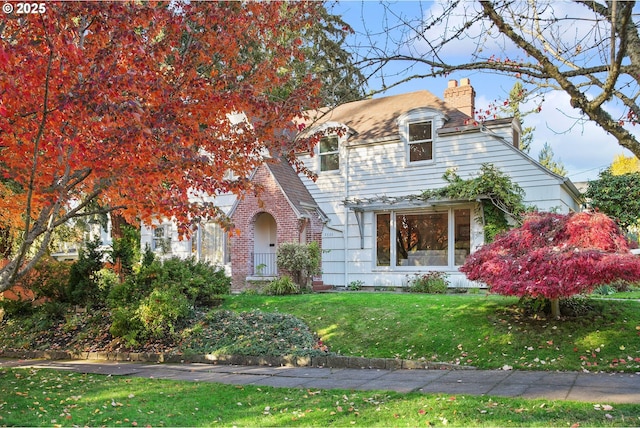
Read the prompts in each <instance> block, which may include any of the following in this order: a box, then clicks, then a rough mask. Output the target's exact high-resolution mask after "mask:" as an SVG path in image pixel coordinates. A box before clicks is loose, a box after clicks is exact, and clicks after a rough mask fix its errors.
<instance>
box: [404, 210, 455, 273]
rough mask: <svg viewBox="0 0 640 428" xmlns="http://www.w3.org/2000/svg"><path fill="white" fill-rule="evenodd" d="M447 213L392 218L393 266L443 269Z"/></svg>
mask: <svg viewBox="0 0 640 428" xmlns="http://www.w3.org/2000/svg"><path fill="white" fill-rule="evenodd" d="M448 217H449V216H448V213H446V212H441V213H429V214H397V215H396V235H397V236H396V266H447V265H448V241H449V231H448V229H449V222H448Z"/></svg>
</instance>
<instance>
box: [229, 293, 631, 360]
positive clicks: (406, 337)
mask: <svg viewBox="0 0 640 428" xmlns="http://www.w3.org/2000/svg"><path fill="white" fill-rule="evenodd" d="M516 303H517V299H515V298H507V297H502V296H495V295H487V296H483V295H425V294H408V293H364V292H360V293H331V294H307V295H298V296H279V297H269V296H259V295H253V296H251V295H238V296H231V297H228V298H227V299H226V300H225V302H224V304H223V308H224V309H230V310H234V311H249V310H253V309H259V310H262V311H279V312H283V313H289V314H293V315H295V316H296V317H298V318H300V319H302V320H303V321H305V322H306V324H307V325H308V326H309V327H310V329H311V330H312V331H315V332H317V333H318V334H319V336H320V339H321V340H322V342H323V343H324V344H326V345H328V346H329V348H330V350H331V351H332V352H336V353H339V354H342V355H350V356H365V357H381V358H404V359H426V360H428V361H438V362H447V363H453V364H462V365H471V366H475V367H478V368H486V369H495V368H502V367H504V366H510V367H513V368H515V369H529V370H583V369H586V370H596V371H599V370H607V371H630V372H635V371H638V369H640V310H639V309H640V303H638V302H636V301H602V300H589V301H588V303H589V305H590V306H592V307H593V308H594V309H593V310H592V311H591V312H590V313H588V314H586V315H584V316H580V317H575V318H566V319H562V320H558V321H556V320H549V319H540V318H536V317H532V316H525V315H523V314H522V313H521V312H519V311H517V310H516V308H515V305H516Z"/></svg>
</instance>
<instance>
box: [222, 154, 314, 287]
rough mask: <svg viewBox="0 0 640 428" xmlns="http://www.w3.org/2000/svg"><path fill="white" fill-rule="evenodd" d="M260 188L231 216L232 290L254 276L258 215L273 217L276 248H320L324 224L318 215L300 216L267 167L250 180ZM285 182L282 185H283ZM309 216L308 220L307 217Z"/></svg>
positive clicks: (243, 284) (245, 199) (239, 203)
mask: <svg viewBox="0 0 640 428" xmlns="http://www.w3.org/2000/svg"><path fill="white" fill-rule="evenodd" d="M252 180H253V181H255V182H256V183H259V184H260V185H261V186H262V187H263V191H262V192H261V193H260V194H259V195H258V196H256V195H253V194H250V195H245V196H244V198H241V199H240V200H239V201H238V204H237V206H236V207H235V209H234V212H233V214H232V216H231V220H232V221H233V223H234V225H235V228H236V229H237V230H239V231H240V233H239V234H238V235H236V234H232V235H231V236H230V255H231V272H232V289H233V290H236V291H238V290H242V289H244V288H245V286H246V278H247V276H250V275H252V274H253V273H254V269H255V266H253V258H252V254H253V252H254V248H255V236H256V235H255V232H256V230H255V224H256V220H257V218H258V216H259V215H260V214H261V213H267V214H269V215H271V217H273V219H274V220H275V224H276V243H275V245H276V248H277V246H278V245H279V244H282V243H285V242H294V243H309V242H312V241H316V242H318V244H319V245H320V247H321V248H322V228H323V223H322V222H321V221H320V218H319V217H318V216H317V215H308V213H304V214H305V216H304V217H303V216H301V215H299V213H298V212H296V209H294V207H293V206H292V202H291V201H290V199H288V198H287V196H286V195H285V193H284V191H283V188H282V186H281V185H279V183H278V182H277V181H276V179H275V177H274V175H273V174H272V173H271V170H270V169H269V167H268V166H266V165H262V166H260V167H259V168H258V170H257V171H256V173H255V175H254V177H253V179H252ZM286 185H287V183H283V186H286ZM307 216H308V218H306V217H307Z"/></svg>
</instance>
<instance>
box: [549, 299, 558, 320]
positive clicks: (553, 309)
mask: <svg viewBox="0 0 640 428" xmlns="http://www.w3.org/2000/svg"><path fill="white" fill-rule="evenodd" d="M549 301H550V302H551V316H552V317H553V319H556V320H557V319H560V299H558V298H555V299H549Z"/></svg>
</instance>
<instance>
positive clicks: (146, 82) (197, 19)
mask: <svg viewBox="0 0 640 428" xmlns="http://www.w3.org/2000/svg"><path fill="white" fill-rule="evenodd" d="M321 7H322V4H321V3H316V2H292V3H289V2H286V3H285V2H119V1H118V2H47V3H46V10H45V11H42V10H40V11H39V12H42V13H33V14H28V15H17V14H15V13H14V14H5V15H3V21H2V22H1V23H0V230H2V231H3V233H2V234H1V236H2V237H3V239H4V242H3V245H2V248H3V254H4V255H5V256H7V255H8V256H7V257H6V258H5V261H4V264H5V266H4V267H3V268H2V270H0V291H3V290H5V289H6V288H8V287H9V286H10V284H11V283H12V282H14V281H15V280H16V279H17V278H19V277H20V276H21V275H23V274H24V273H25V272H27V271H28V270H29V269H30V268H31V267H32V266H33V264H34V263H35V261H37V259H38V258H39V257H40V256H42V255H43V254H44V253H45V252H46V248H47V245H48V243H49V241H50V239H51V233H52V231H53V230H54V229H55V228H56V227H58V226H60V225H62V224H63V223H65V222H67V221H69V220H70V219H74V218H77V217H81V216H87V215H90V214H92V213H97V212H102V213H104V212H113V211H116V212H117V213H118V215H121V216H123V218H124V219H125V220H126V221H128V222H132V223H133V222H137V221H143V222H146V223H149V222H151V221H152V220H153V219H155V218H160V217H163V218H173V219H174V220H175V221H176V222H177V223H178V224H179V227H180V230H181V231H182V232H186V231H188V230H189V225H190V224H191V223H192V222H194V221H198V220H199V219H204V218H210V219H217V220H220V221H222V220H224V216H223V214H222V213H221V212H219V210H218V208H217V207H216V206H215V203H214V202H215V201H212V200H211V198H204V197H201V196H202V195H215V194H218V193H219V192H236V193H239V192H241V191H243V190H247V189H249V188H250V186H251V183H250V182H249V181H248V180H247V179H246V177H248V176H249V174H250V172H251V171H252V170H253V169H254V168H255V167H256V166H257V165H258V164H260V163H261V162H264V161H265V154H266V153H270V154H271V155H272V156H273V157H279V156H285V157H288V159H289V160H290V161H291V162H295V159H294V157H293V153H294V152H295V151H304V150H308V149H309V147H310V145H312V144H313V143H314V142H313V141H310V140H304V139H294V138H291V137H287V136H290V135H296V134H298V131H299V128H298V127H297V126H296V125H295V123H296V122H297V123H300V120H299V119H300V117H301V115H302V112H303V111H305V110H307V109H314V108H318V107H319V106H320V105H319V104H320V98H319V96H318V94H319V89H320V82H319V80H318V79H317V78H316V76H313V75H304V76H300V75H297V74H296V73H294V72H293V71H292V70H293V69H294V67H293V66H292V64H295V63H296V62H299V61H302V60H304V49H303V45H302V42H301V40H300V39H299V35H300V32H301V31H304V29H305V28H308V27H309V26H311V25H313V24H314V23H315V22H316V21H317V18H318V12H319V10H320V8H321ZM229 172H232V173H233V174H229ZM231 177H235V178H233V179H232V178H231ZM5 235H6V237H5ZM8 241H11V242H12V243H13V246H12V251H5V250H6V248H7V247H8V245H7V242H8Z"/></svg>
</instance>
